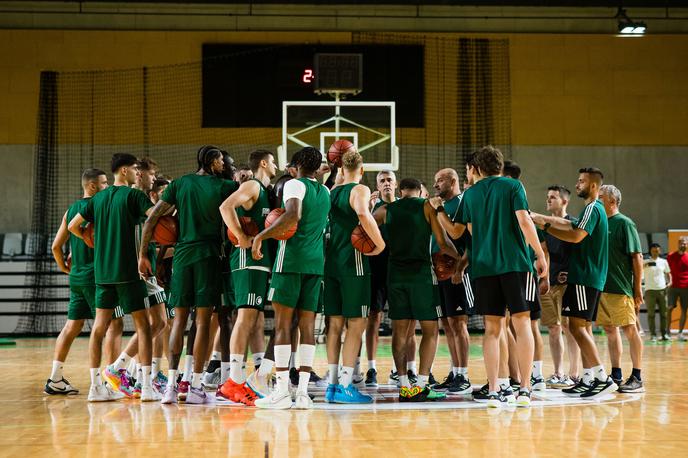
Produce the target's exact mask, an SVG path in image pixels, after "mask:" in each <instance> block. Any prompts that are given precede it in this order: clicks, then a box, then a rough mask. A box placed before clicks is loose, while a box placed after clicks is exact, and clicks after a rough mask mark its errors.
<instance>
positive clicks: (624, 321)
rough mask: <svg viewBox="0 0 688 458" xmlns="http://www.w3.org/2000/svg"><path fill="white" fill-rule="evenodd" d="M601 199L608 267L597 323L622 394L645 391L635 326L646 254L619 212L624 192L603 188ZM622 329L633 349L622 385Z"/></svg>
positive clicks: (639, 347) (641, 342)
mask: <svg viewBox="0 0 688 458" xmlns="http://www.w3.org/2000/svg"><path fill="white" fill-rule="evenodd" d="M600 199H601V200H602V203H603V204H604V211H605V213H606V214H607V218H608V219H609V270H608V272H607V282H606V283H605V285H604V292H603V293H602V297H601V299H600V307H599V310H598V312H597V325H598V326H602V327H604V331H605V333H606V334H607V341H608V343H609V356H610V358H611V362H612V374H611V376H612V379H614V381H615V383H616V384H617V385H619V391H620V392H622V393H642V392H643V391H645V389H644V388H643V382H642V379H641V377H640V366H641V363H642V355H643V341H642V339H641V338H640V335H639V334H638V329H637V328H636V319H637V318H636V316H637V315H636V312H637V310H638V308H639V307H640V304H642V302H643V295H642V290H641V286H640V284H641V280H642V275H643V274H642V272H643V255H642V254H641V253H642V249H641V248H640V239H639V237H638V231H637V230H636V227H635V223H634V222H633V221H632V220H631V219H630V218H628V217H627V216H625V215H623V214H621V213H619V206H620V205H621V191H619V190H618V188H616V186H614V185H604V186H602V187H601V188H600ZM619 328H621V329H623V332H624V334H625V335H626V338H627V339H628V343H629V345H630V350H631V360H632V361H633V372H632V374H631V376H630V377H629V378H628V380H627V381H626V383H623V384H621V382H622V374H621V353H622V348H623V346H622V344H621V335H620V334H619Z"/></svg>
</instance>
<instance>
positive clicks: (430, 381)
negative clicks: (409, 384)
mask: <svg viewBox="0 0 688 458" xmlns="http://www.w3.org/2000/svg"><path fill="white" fill-rule="evenodd" d="M435 385H437V380H435V376H434V375H432V372H430V375H428V386H430V387H431V388H432V387H434V386H435Z"/></svg>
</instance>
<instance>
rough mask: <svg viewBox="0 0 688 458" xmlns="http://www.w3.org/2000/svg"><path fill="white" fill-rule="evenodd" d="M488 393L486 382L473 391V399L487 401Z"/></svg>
mask: <svg viewBox="0 0 688 458" xmlns="http://www.w3.org/2000/svg"><path fill="white" fill-rule="evenodd" d="M489 395H490V384H489V383H486V384H484V385H483V386H482V387H480V389H479V390H478V391H476V392H474V393H473V400H474V401H476V402H487V400H488V399H489Z"/></svg>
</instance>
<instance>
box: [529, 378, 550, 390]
mask: <svg viewBox="0 0 688 458" xmlns="http://www.w3.org/2000/svg"><path fill="white" fill-rule="evenodd" d="M530 389H531V390H533V391H545V390H546V389H547V383H545V378H544V377H542V376H539V377H533V376H532V375H531V376H530Z"/></svg>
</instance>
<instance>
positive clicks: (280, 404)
mask: <svg viewBox="0 0 688 458" xmlns="http://www.w3.org/2000/svg"><path fill="white" fill-rule="evenodd" d="M256 407H259V408H261V409H278V410H284V409H291V395H290V394H289V391H287V392H286V393H281V392H278V391H277V390H275V391H273V392H272V393H270V396H267V397H265V398H262V399H256Z"/></svg>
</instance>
